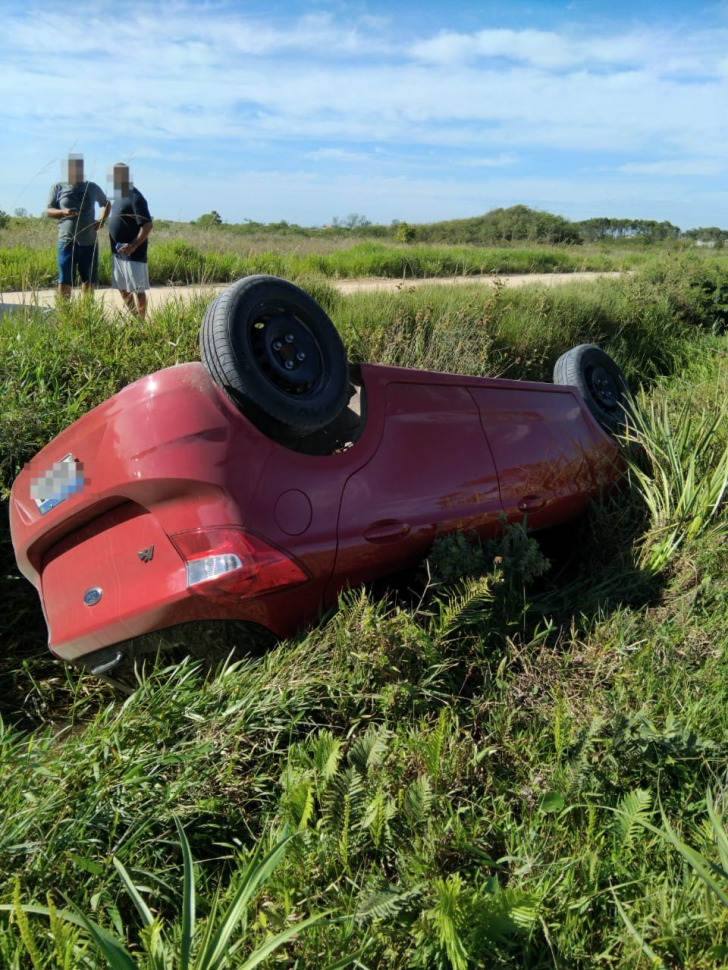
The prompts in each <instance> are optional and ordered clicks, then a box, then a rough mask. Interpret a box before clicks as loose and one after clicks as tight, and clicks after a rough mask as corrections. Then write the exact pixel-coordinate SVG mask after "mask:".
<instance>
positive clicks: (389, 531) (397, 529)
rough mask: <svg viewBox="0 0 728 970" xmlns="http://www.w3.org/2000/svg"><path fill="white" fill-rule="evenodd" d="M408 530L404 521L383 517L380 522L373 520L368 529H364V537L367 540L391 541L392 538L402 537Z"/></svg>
mask: <svg viewBox="0 0 728 970" xmlns="http://www.w3.org/2000/svg"><path fill="white" fill-rule="evenodd" d="M409 531H410V527H409V525H408V524H407V523H406V522H400V521H398V520H397V519H384V520H383V521H381V522H373V523H372V524H371V525H370V526H369V528H368V529H365V530H364V538H365V539H366V540H367V542H391V541H392V540H394V539H403V538H404V537H405V536H406V535H407V533H408V532H409Z"/></svg>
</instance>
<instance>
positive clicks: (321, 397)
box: [200, 276, 349, 440]
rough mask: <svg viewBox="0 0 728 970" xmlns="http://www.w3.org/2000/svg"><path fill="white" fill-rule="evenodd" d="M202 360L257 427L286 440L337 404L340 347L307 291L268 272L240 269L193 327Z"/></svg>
mask: <svg viewBox="0 0 728 970" xmlns="http://www.w3.org/2000/svg"><path fill="white" fill-rule="evenodd" d="M200 352H201V357H202V362H203V364H204V365H205V367H206V368H207V370H208V371H209V373H210V375H211V376H212V378H213V380H214V381H215V382H216V383H217V384H218V386H219V387H220V388H221V389H222V390H223V391H224V393H225V394H226V395H227V396H228V397H229V398H230V400H231V401H232V402H233V403H234V404H235V405H236V406H237V407H239V408H240V410H241V411H242V412H243V413H244V414H245V415H246V417H248V418H250V420H251V421H252V422H253V423H254V424H255V425H257V426H258V427H259V428H260V429H261V431H263V432H265V433H266V434H268V435H270V436H271V437H274V438H277V439H279V440H286V439H290V438H294V437H300V436H301V435H305V434H310V433H312V432H314V431H318V430H319V429H320V428H323V427H325V426H326V425H327V424H329V423H330V422H331V421H333V420H334V419H335V418H336V417H338V415H339V414H340V412H341V411H342V410H343V408H344V406H345V405H346V402H347V399H348V392H349V367H348V363H347V359H346V351H345V350H344V345H343V344H342V342H341V338H340V337H339V334H338V333H337V331H336V328H335V327H334V325H333V323H332V322H331V320H330V319H329V317H328V316H327V314H326V313H325V312H324V310H322V308H321V307H320V306H319V305H318V304H317V303H316V302H315V300H313V299H312V298H311V297H310V296H309V295H308V294H307V293H304V291H303V290H301V289H299V288H298V287H297V286H294V285H293V283H289V282H288V281H287V280H282V279H278V278H277V277H275V276H247V277H245V278H244V279H241V280H238V281H237V282H236V283H233V285H232V286H230V287H228V289H226V290H224V291H223V292H222V293H221V294H220V296H218V297H217V298H216V299H215V300H214V301H213V303H212V304H211V305H210V307H209V308H208V310H207V313H206V314H205V316H204V318H203V320H202V325H201V328H200Z"/></svg>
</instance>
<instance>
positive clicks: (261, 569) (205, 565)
mask: <svg viewBox="0 0 728 970" xmlns="http://www.w3.org/2000/svg"><path fill="white" fill-rule="evenodd" d="M169 538H170V539H171V540H172V542H173V543H174V546H175V548H176V549H177V552H179V554H180V555H181V556H182V558H183V559H184V561H185V566H186V569H187V588H188V589H189V591H190V592H191V593H197V594H199V595H201V596H225V597H228V596H235V597H237V598H238V599H243V598H247V597H250V596H258V595H259V594H260V593H266V592H268V591H270V590H274V589H284V588H285V587H287V586H297V585H298V584H299V583H305V582H306V580H307V579H308V576H307V575H306V573H305V572H304V571H303V569H302V568H301V567H300V566H299V565H298V563H296V562H294V561H293V560H292V559H290V558H289V557H288V556H287V555H285V553H283V552H281V550H280V549H277V548H276V547H275V546H271V545H269V544H268V543H267V542H264V541H263V540H262V539H259V538H258V536H255V535H252V534H251V533H250V532H245V531H244V530H243V529H231V528H229V527H226V528H219V529H192V530H190V531H189V532H177V533H175V534H174V535H171V536H170V537H169Z"/></svg>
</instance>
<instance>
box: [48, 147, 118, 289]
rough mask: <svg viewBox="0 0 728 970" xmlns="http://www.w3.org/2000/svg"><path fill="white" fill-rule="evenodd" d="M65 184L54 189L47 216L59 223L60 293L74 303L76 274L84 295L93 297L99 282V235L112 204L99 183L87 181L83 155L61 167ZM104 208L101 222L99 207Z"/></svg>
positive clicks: (71, 158)
mask: <svg viewBox="0 0 728 970" xmlns="http://www.w3.org/2000/svg"><path fill="white" fill-rule="evenodd" d="M61 178H63V179H64V181H62V182H57V183H56V184H55V185H54V186H52V188H51V191H50V194H49V196H48V204H47V206H46V211H45V212H46V215H47V216H48V217H49V218H50V219H57V220H58V292H59V293H60V295H61V296H62V297H63V298H64V299H65V300H70V299H71V289H72V287H73V283H74V281H75V279H76V273H78V275H79V277H80V278H81V292H82V293H89V292H91V291H92V290H93V288H94V286H96V284H97V283H98V281H99V249H98V245H97V240H96V234H97V233H98V231H99V229H100V228H101V226H103V224H104V223H105V222H106V220H107V218H108V215H109V209H110V208H111V203H110V202H109V200H108V199H107V198H106V196H105V195H104V193H103V191H102V190H101V189H100V188H99V186H98V185H97V184H96V183H95V182H85V181H84V178H83V155H69V156H68V158H67V159H64V161H63V162H62V163H61ZM96 205H100V206H102V207H103V208H102V212H101V218H100V219H97V218H96V215H95V212H96V209H95V206H96Z"/></svg>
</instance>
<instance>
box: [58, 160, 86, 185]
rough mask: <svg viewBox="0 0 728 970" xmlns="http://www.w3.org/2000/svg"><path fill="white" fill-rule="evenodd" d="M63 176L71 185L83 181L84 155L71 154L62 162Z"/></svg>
mask: <svg viewBox="0 0 728 970" xmlns="http://www.w3.org/2000/svg"><path fill="white" fill-rule="evenodd" d="M61 178H62V179H63V181H64V182H70V183H71V185H78V184H79V183H80V182H83V155H69V156H68V158H64V159H63V161H62V162H61Z"/></svg>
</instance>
